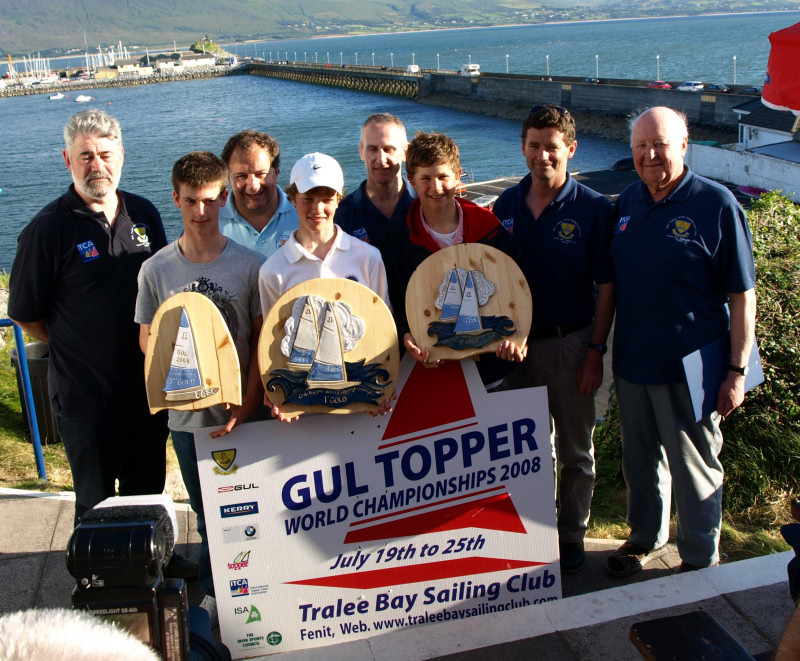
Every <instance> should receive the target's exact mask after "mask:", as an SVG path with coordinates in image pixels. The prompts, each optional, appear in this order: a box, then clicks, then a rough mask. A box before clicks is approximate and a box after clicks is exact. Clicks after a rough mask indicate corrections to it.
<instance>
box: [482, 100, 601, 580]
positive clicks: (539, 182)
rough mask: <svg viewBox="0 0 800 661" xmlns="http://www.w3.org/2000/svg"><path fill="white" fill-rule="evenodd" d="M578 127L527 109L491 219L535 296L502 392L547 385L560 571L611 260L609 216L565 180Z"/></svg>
mask: <svg viewBox="0 0 800 661" xmlns="http://www.w3.org/2000/svg"><path fill="white" fill-rule="evenodd" d="M577 146H578V142H577V140H576V139H575V120H574V119H573V117H572V115H571V114H570V113H569V111H568V110H566V109H565V108H561V107H559V106H540V107H537V108H533V109H532V110H531V113H530V114H529V115H528V116H527V117H526V118H525V119H524V120H523V122H522V154H523V156H524V157H525V161H526V162H527V164H528V169H529V170H530V174H528V175H526V176H525V177H524V178H523V179H522V181H520V183H519V184H517V185H516V186H514V187H512V188H509V189H508V190H506V191H505V192H503V194H502V195H501V196H500V197H499V198H498V200H497V202H495V205H494V213H495V215H496V216H497V217H498V218H499V219H500V222H502V223H503V225H505V227H506V228H507V229H508V230H510V231H511V232H512V233H513V234H514V238H515V240H516V242H517V244H518V245H519V247H520V251H521V253H522V255H523V256H524V260H525V261H524V264H523V270H524V273H525V277H526V278H527V279H528V284H529V285H530V288H531V294H532V297H533V324H532V327H531V333H530V335H529V338H528V356H527V358H526V359H525V361H524V362H523V364H522V365H521V366H520V367H519V368H518V369H517V370H516V371H515V372H514V373H513V374H511V375H510V376H509V377H508V378H507V379H506V382H505V384H504V387H511V388H522V387H531V386H547V397H548V401H549V406H550V431H551V441H552V442H553V444H554V447H555V448H556V451H557V455H558V460H559V461H560V462H561V465H562V468H561V478H560V484H559V502H560V508H559V513H558V539H559V551H560V555H561V570H562V571H563V572H565V573H574V572H577V571H579V570H580V569H581V567H583V564H584V561H585V554H584V550H583V538H584V536H585V534H586V526H587V524H588V521H589V510H590V507H591V501H592V492H593V490H594V477H595V472H594V449H593V446H592V434H593V433H594V426H595V408H594V394H595V391H596V390H597V388H598V387H599V386H600V383H601V382H602V380H603V355H604V354H605V353H606V344H605V342H606V338H607V337H608V332H609V329H610V327H611V322H612V320H613V318H614V276H613V270H612V267H611V261H610V257H609V254H608V247H609V241H610V237H611V230H612V228H613V210H612V207H611V204H610V203H609V202H608V200H606V199H605V198H604V197H603V196H602V195H600V194H599V193H596V192H594V191H593V190H591V189H589V188H587V187H586V186H584V185H582V184H579V183H578V182H576V181H575V180H574V179H573V178H572V177H570V176H569V172H568V171H567V166H568V164H569V160H570V159H571V158H572V157H573V156H574V155H575V150H576V148H577Z"/></svg>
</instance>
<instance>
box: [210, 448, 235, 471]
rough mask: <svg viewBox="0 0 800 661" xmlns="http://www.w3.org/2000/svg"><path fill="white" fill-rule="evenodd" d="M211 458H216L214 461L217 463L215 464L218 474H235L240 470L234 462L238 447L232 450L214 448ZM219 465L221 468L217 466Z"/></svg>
mask: <svg viewBox="0 0 800 661" xmlns="http://www.w3.org/2000/svg"><path fill="white" fill-rule="evenodd" d="M211 458H212V459H213V460H214V463H215V464H217V465H216V466H214V472H215V473H216V474H217V475H233V474H234V473H235V472H236V471H237V470H239V467H238V466H237V465H235V464H234V463H233V462H234V460H235V459H236V448H232V449H230V450H214V451H213V452H212V453H211ZM217 466H218V467H219V468H217Z"/></svg>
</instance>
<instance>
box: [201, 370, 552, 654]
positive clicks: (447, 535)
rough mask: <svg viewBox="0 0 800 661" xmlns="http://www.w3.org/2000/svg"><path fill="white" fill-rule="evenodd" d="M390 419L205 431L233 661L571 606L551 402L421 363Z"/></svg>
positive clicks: (215, 548) (409, 374) (206, 494)
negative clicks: (549, 605)
mask: <svg viewBox="0 0 800 661" xmlns="http://www.w3.org/2000/svg"><path fill="white" fill-rule="evenodd" d="M399 388H400V394H399V397H398V400H397V401H396V403H395V408H394V411H393V412H392V413H391V414H390V415H388V416H385V417H377V418H372V417H369V416H367V415H350V416H327V415H317V416H305V417H303V418H302V419H301V420H299V421H298V422H295V423H293V424H291V425H287V424H283V423H279V422H276V421H268V422H258V423H251V424H246V425H242V426H241V427H239V428H237V429H236V430H234V432H233V433H231V434H229V435H227V436H224V437H222V438H219V439H215V440H212V439H210V438H209V436H208V433H206V431H205V430H201V431H200V432H197V433H195V439H196V444H197V459H198V465H199V470H200V479H201V483H202V488H203V500H204V502H205V513H206V523H207V528H208V538H209V544H210V548H211V560H212V566H213V572H214V585H215V588H216V597H217V605H218V608H219V620H220V631H221V634H222V640H223V642H224V643H225V644H226V645H227V646H228V648H229V649H230V651H231V653H232V655H233V657H234V658H237V659H238V658H244V657H248V656H262V655H265V654H277V653H280V652H286V651H290V650H295V649H302V648H309V647H321V646H326V645H334V644H337V643H343V642H347V641H351V640H356V639H359V638H366V637H371V636H377V635H380V634H382V633H385V632H387V631H391V630H393V629H398V628H403V627H415V626H420V625H425V624H428V623H434V622H447V621H453V620H461V619H465V618H473V617H479V616H481V615H483V614H487V613H497V612H502V611H508V610H512V609H516V608H526V607H535V604H539V603H542V602H545V601H551V600H555V599H559V598H560V597H561V578H560V572H559V565H558V536H557V531H556V513H555V503H554V495H553V494H554V488H553V463H552V457H551V450H550V440H549V418H548V409H547V395H546V389H545V388H529V389H524V390H516V391H509V392H496V393H487V392H486V391H485V390H484V388H483V386H482V384H481V381H480V378H479V376H478V373H477V369H476V367H475V364H474V362H473V361H472V360H464V361H460V362H459V361H451V362H446V363H444V364H443V365H442V366H441V367H439V368H437V369H425V368H424V367H422V366H421V365H419V364H418V363H416V362H414V361H413V360H411V359H410V358H409V357H406V359H405V360H404V361H403V363H402V365H401V369H400V386H399Z"/></svg>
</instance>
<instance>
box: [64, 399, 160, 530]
mask: <svg viewBox="0 0 800 661" xmlns="http://www.w3.org/2000/svg"><path fill="white" fill-rule="evenodd" d="M51 405H52V406H53V412H54V413H55V417H56V425H57V427H58V433H59V434H60V435H61V439H62V441H63V442H64V449H65V450H66V452H67V459H69V465H70V469H71V470H72V483H73V487H74V489H75V525H77V524H78V523H80V518H81V516H83V514H84V513H85V512H86V511H87V510H90V509H91V508H92V507H94V506H95V505H97V503H99V502H100V501H102V500H105V499H106V498H109V497H111V496H115V495H116V492H115V485H114V482H115V480H119V495H120V496H137V495H143V494H153V493H161V492H162V491H163V490H164V481H165V479H166V444H167V436H168V435H169V429H168V428H167V412H166V411H159V412H158V413H157V414H156V415H150V411H149V410H148V409H147V408H146V407H144V406H133V405H130V404H128V405H127V406H122V407H120V408H114V409H72V408H70V409H64V408H62V407H61V406H60V405H59V403H58V398H57V397H53V398H52V399H51Z"/></svg>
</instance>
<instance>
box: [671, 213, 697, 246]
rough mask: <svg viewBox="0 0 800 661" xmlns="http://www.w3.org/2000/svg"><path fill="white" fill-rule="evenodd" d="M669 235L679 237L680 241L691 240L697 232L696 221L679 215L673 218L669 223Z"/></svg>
mask: <svg viewBox="0 0 800 661" xmlns="http://www.w3.org/2000/svg"><path fill="white" fill-rule="evenodd" d="M667 231H668V232H669V234H668V236H671V237H672V238H675V239H678V240H679V241H691V240H692V239H694V238H695V235H696V234H697V228H696V227H695V225H694V221H693V220H692V219H691V218H687V217H686V216H679V217H678V218H673V219H672V220H670V221H669V222H668V223H667Z"/></svg>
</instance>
